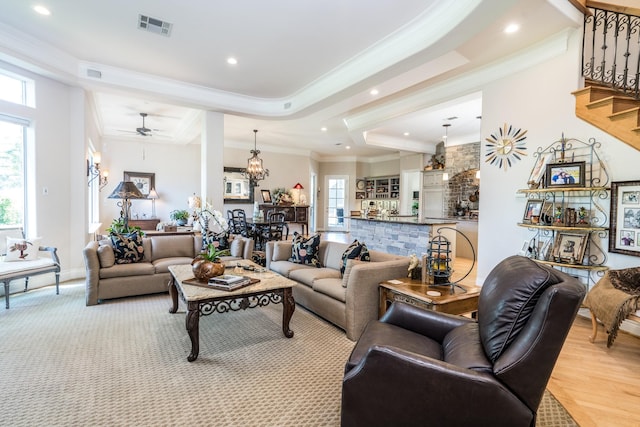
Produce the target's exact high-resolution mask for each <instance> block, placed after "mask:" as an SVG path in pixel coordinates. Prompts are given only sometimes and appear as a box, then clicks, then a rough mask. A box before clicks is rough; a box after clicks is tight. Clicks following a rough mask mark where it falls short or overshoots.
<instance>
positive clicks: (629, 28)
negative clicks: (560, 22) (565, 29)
mask: <svg viewBox="0 0 640 427" xmlns="http://www.w3.org/2000/svg"><path fill="white" fill-rule="evenodd" d="M588 10H589V11H590V12H591V15H585V19H584V37H583V46H582V75H583V76H584V77H585V79H587V80H592V81H595V82H597V83H598V84H600V85H602V86H607V87H610V88H613V89H615V90H616V91H618V92H621V93H623V94H625V95H626V96H629V97H632V98H635V99H638V100H640V16H638V15H633V14H629V13H621V12H617V11H612V10H605V9H600V8H594V7H588Z"/></svg>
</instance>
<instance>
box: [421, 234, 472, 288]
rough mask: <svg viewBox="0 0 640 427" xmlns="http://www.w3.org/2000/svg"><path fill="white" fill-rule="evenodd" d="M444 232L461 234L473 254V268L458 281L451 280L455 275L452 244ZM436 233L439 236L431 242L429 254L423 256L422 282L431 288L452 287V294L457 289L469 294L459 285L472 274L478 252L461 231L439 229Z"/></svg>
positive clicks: (428, 248)
mask: <svg viewBox="0 0 640 427" xmlns="http://www.w3.org/2000/svg"><path fill="white" fill-rule="evenodd" d="M443 230H452V231H455V232H456V233H457V234H460V235H461V236H462V237H463V238H464V239H465V240H466V241H467V244H468V245H469V247H470V249H471V252H472V254H473V262H472V263H471V267H469V270H467V271H466V272H465V273H464V274H463V275H462V276H461V277H460V278H458V279H456V280H451V276H452V274H453V269H452V265H451V264H452V262H451V242H450V241H449V239H447V238H446V237H445V236H443V235H442V234H441V233H442V231H443ZM436 233H437V235H436V236H434V237H433V238H432V239H431V241H430V242H429V245H428V247H427V254H426V255H424V256H423V260H422V282H423V283H425V284H427V285H429V286H451V294H454V293H455V288H458V289H459V290H460V291H461V292H463V293H464V292H467V291H466V289H465V288H464V287H462V286H460V285H459V284H458V283H460V282H461V281H462V280H463V279H464V278H466V277H467V276H468V275H469V273H471V271H472V270H473V267H474V265H475V263H476V252H475V249H474V248H473V245H472V244H471V241H470V240H469V238H468V237H467V236H465V234H464V233H462V232H461V231H460V230H457V229H455V228H452V227H439V228H438V229H437V231H436Z"/></svg>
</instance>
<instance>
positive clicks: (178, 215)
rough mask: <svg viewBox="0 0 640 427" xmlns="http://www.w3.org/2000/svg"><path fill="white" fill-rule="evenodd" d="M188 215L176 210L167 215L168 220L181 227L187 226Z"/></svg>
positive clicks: (186, 212) (183, 211)
mask: <svg viewBox="0 0 640 427" xmlns="http://www.w3.org/2000/svg"><path fill="white" fill-rule="evenodd" d="M189 215H190V214H189V211H185V210H183V209H177V210H174V211H171V212H170V213H169V218H171V220H173V221H175V222H176V224H177V225H180V226H183V225H187V222H188V221H189Z"/></svg>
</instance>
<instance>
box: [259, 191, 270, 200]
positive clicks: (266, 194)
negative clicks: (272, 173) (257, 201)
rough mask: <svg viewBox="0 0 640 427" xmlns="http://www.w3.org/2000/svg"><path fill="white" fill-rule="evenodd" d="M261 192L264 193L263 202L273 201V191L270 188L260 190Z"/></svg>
mask: <svg viewBox="0 0 640 427" xmlns="http://www.w3.org/2000/svg"><path fill="white" fill-rule="evenodd" d="M260 194H262V202H263V203H273V200H272V199H271V191H269V190H260Z"/></svg>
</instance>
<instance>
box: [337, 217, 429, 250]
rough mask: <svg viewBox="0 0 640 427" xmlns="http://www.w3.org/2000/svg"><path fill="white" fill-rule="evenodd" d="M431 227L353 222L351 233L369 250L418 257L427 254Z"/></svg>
mask: <svg viewBox="0 0 640 427" xmlns="http://www.w3.org/2000/svg"><path fill="white" fill-rule="evenodd" d="M430 231H431V226H430V225H424V224H423V225H419V224H403V223H393V222H379V221H367V220H351V224H350V226H349V233H350V234H351V236H352V237H353V238H354V239H357V240H358V241H360V242H365V244H366V245H367V248H369V249H373V250H376V251H381V252H386V253H390V254H394V255H404V256H409V255H411V254H415V255H417V256H418V257H420V256H422V254H425V253H427V245H428V244H429V233H430Z"/></svg>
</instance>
